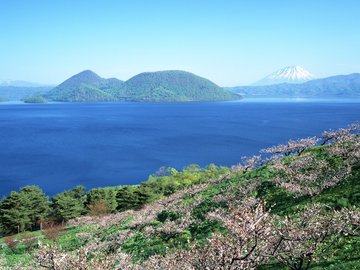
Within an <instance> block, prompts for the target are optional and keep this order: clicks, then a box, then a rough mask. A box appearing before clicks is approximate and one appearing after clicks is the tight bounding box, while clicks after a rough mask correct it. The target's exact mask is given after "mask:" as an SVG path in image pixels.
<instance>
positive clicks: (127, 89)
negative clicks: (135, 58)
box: [117, 70, 239, 101]
mask: <svg viewBox="0 0 360 270" xmlns="http://www.w3.org/2000/svg"><path fill="white" fill-rule="evenodd" d="M117 97H118V98H120V99H128V100H135V101H221V100H235V99H239V96H237V95H234V94H232V93H230V92H228V91H226V90H224V89H223V88H221V87H219V86H217V85H216V84H214V83H213V82H211V81H209V80H207V79H204V78H201V77H199V76H197V75H194V74H192V73H189V72H185V71H177V70H170V71H158V72H145V73H141V74H139V75H136V76H135V77H133V78H131V79H129V80H128V81H126V82H125V83H124V85H123V87H122V88H121V91H119V92H118V94H117Z"/></svg>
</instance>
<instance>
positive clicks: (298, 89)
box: [227, 73, 360, 98]
mask: <svg viewBox="0 0 360 270" xmlns="http://www.w3.org/2000/svg"><path fill="white" fill-rule="evenodd" d="M227 89H228V90H231V91H233V92H235V93H238V94H240V95H243V96H244V97H252V98H255V97H261V98H359V97H360V73H352V74H348V75H336V76H330V77H326V78H322V79H315V80H310V81H307V82H304V83H299V84H288V83H282V84H275V85H260V86H237V87H229V88H227Z"/></svg>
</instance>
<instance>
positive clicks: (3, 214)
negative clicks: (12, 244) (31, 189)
mask: <svg viewBox="0 0 360 270" xmlns="http://www.w3.org/2000/svg"><path fill="white" fill-rule="evenodd" d="M29 203H30V202H29V200H28V199H27V198H26V196H24V195H23V194H21V193H20V192H16V191H13V192H11V193H10V195H9V196H8V197H6V198H5V199H3V200H2V201H1V202H0V223H1V227H2V230H3V231H2V233H3V234H11V233H17V232H22V231H25V230H26V229H27V228H29V227H30V226H31V219H30V211H29V209H27V208H26V206H27V205H29Z"/></svg>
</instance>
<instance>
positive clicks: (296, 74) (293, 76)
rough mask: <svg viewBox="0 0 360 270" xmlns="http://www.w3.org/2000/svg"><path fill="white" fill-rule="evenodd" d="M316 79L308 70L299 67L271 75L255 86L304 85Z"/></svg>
mask: <svg viewBox="0 0 360 270" xmlns="http://www.w3.org/2000/svg"><path fill="white" fill-rule="evenodd" d="M313 79H315V77H314V75H312V74H311V73H310V72H309V71H307V70H306V69H304V68H302V67H299V66H289V67H284V68H282V69H279V70H277V71H275V72H274V73H271V74H270V75H268V76H266V77H265V78H263V79H261V80H260V81H258V82H256V83H255V84H254V85H272V84H280V83H303V82H306V81H310V80H313Z"/></svg>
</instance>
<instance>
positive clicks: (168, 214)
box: [156, 210, 181, 222]
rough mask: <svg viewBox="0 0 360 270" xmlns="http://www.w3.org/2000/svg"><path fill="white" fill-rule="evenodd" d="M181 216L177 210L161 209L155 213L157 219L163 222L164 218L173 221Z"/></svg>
mask: <svg viewBox="0 0 360 270" xmlns="http://www.w3.org/2000/svg"><path fill="white" fill-rule="evenodd" d="M180 217H181V213H180V212H177V211H170V210H163V211H161V212H159V213H158V214H157V218H156V219H157V220H158V221H160V222H165V221H166V220H170V221H175V220H177V219H178V218H180Z"/></svg>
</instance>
